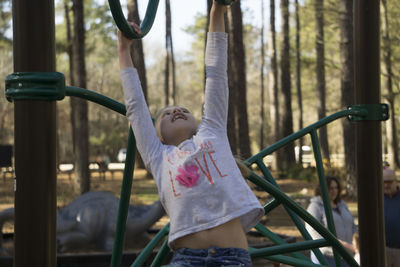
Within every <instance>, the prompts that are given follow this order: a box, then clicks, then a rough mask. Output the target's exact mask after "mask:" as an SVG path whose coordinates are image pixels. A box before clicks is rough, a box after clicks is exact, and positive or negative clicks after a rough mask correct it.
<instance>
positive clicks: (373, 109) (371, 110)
mask: <svg viewBox="0 0 400 267" xmlns="http://www.w3.org/2000/svg"><path fill="white" fill-rule="evenodd" d="M348 109H350V110H351V109H364V110H366V111H367V112H368V115H367V116H364V117H362V116H357V115H354V116H353V115H349V116H348V119H349V120H350V121H386V120H388V119H389V105H388V104H364V105H352V106H349V107H348Z"/></svg>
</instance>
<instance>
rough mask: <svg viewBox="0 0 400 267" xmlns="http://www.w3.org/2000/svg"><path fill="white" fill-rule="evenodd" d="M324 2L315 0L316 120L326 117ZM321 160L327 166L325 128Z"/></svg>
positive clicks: (322, 136) (323, 129)
mask: <svg viewBox="0 0 400 267" xmlns="http://www.w3.org/2000/svg"><path fill="white" fill-rule="evenodd" d="M323 8H324V0H315V22H316V23H315V26H316V43H315V45H316V51H317V65H316V73H317V95H318V119H319V120H320V119H322V118H324V117H325V116H326V103H325V96H326V87H325V86H326V85H325V45H324V9H323ZM319 141H320V145H321V152H322V158H323V159H324V160H326V161H327V163H328V164H329V162H330V160H329V144H328V132H327V127H326V126H324V127H321V128H320V130H319Z"/></svg>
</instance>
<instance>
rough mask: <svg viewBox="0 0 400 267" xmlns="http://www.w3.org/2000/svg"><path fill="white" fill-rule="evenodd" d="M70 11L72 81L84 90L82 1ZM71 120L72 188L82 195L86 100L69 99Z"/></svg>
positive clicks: (86, 140)
mask: <svg viewBox="0 0 400 267" xmlns="http://www.w3.org/2000/svg"><path fill="white" fill-rule="evenodd" d="M72 9H73V13H74V37H73V42H72V49H73V66H74V71H73V80H74V82H75V85H76V86H79V87H81V88H86V68H85V29H84V25H85V23H84V15H83V1H82V0H73V7H72ZM71 120H72V126H73V128H72V131H73V132H74V133H73V146H74V160H75V162H74V166H75V180H74V188H75V191H76V192H80V193H81V194H82V193H85V192H88V191H89V190H90V173H89V137H88V136H89V134H88V104H87V101H86V100H84V99H79V98H76V97H71Z"/></svg>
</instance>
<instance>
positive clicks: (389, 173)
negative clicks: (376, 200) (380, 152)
mask: <svg viewBox="0 0 400 267" xmlns="http://www.w3.org/2000/svg"><path fill="white" fill-rule="evenodd" d="M382 178H383V183H384V185H383V193H384V212H385V233H386V236H385V237H386V264H387V265H386V266H387V267H399V266H400V190H399V186H398V182H397V179H396V173H395V171H394V170H392V169H391V168H390V167H388V166H385V167H383V175H382Z"/></svg>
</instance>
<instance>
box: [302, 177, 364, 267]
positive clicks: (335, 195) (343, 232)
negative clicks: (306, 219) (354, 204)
mask: <svg viewBox="0 0 400 267" xmlns="http://www.w3.org/2000/svg"><path fill="white" fill-rule="evenodd" d="M326 183H327V186H328V192H329V199H330V205H331V208H332V215H333V222H334V224H335V229H336V236H337V238H338V239H339V241H340V242H341V243H342V245H343V246H344V247H345V248H347V249H348V250H349V251H350V252H352V253H354V247H353V245H352V240H353V234H354V233H355V232H356V230H357V227H356V225H355V224H354V218H353V215H352V214H351V213H350V211H349V208H348V207H347V204H346V203H345V202H344V201H343V200H342V198H341V191H342V187H341V185H340V182H339V180H338V179H337V178H336V177H333V176H327V177H326ZM307 211H308V212H309V213H310V214H311V215H312V216H314V217H315V218H316V219H317V220H318V221H319V222H320V223H321V224H322V225H324V226H325V227H326V228H328V222H327V220H326V215H325V209H324V203H323V201H322V198H321V188H320V187H319V186H318V187H316V188H315V196H314V197H313V198H312V199H311V202H310V205H309V206H308V208H307ZM306 229H307V231H308V232H309V233H310V235H311V237H312V238H313V239H320V238H321V235H320V234H319V233H318V232H317V231H315V230H314V228H312V227H311V226H310V225H308V224H306ZM321 252H322V254H323V255H324V256H325V258H326V260H327V261H328V263H329V266H333V267H334V266H336V265H335V259H334V257H333V250H332V248H331V247H323V248H321ZM311 260H312V262H313V263H316V264H319V261H318V259H317V257H316V256H315V255H314V253H313V252H311ZM342 265H343V266H344V267H348V266H349V265H348V264H347V263H346V262H345V261H342Z"/></svg>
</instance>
